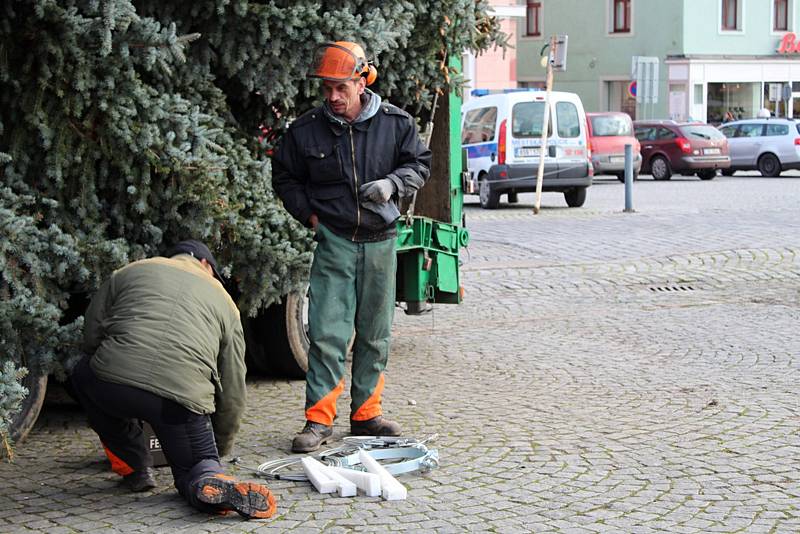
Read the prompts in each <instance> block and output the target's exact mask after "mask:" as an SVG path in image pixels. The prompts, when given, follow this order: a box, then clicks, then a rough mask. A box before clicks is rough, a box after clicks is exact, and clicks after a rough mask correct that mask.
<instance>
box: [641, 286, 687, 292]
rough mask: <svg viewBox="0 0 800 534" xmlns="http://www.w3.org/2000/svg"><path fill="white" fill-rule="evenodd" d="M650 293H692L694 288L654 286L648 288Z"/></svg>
mask: <svg viewBox="0 0 800 534" xmlns="http://www.w3.org/2000/svg"><path fill="white" fill-rule="evenodd" d="M649 289H650V291H653V292H656V293H660V292H673V291H694V287H692V286H689V285H673V286H655V287H651V288H649Z"/></svg>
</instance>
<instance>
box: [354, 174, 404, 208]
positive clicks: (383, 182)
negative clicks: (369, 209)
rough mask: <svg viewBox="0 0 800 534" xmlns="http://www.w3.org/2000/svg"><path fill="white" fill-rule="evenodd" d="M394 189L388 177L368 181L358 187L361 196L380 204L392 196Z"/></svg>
mask: <svg viewBox="0 0 800 534" xmlns="http://www.w3.org/2000/svg"><path fill="white" fill-rule="evenodd" d="M394 191H395V188H394V183H392V181H391V180H389V179H388V178H381V179H380V180H375V181H374V182H368V183H366V184H364V185H362V186H361V187H359V188H358V192H359V194H360V195H361V198H364V199H367V200H371V201H373V202H378V203H381V204H382V203H384V202H388V201H389V199H390V198H392V195H393V194H394Z"/></svg>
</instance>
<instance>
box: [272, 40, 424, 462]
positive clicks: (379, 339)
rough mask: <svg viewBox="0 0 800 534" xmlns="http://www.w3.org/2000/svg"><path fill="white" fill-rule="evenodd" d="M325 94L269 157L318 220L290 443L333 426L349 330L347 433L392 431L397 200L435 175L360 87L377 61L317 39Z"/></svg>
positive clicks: (403, 130) (402, 129)
mask: <svg viewBox="0 0 800 534" xmlns="http://www.w3.org/2000/svg"><path fill="white" fill-rule="evenodd" d="M309 75H310V76H311V77H314V78H321V79H322V91H323V95H324V97H325V100H324V102H323V104H322V106H320V107H317V108H315V109H312V110H310V111H308V112H307V113H305V114H304V115H302V116H300V117H299V118H298V119H296V120H295V121H294V122H293V123H292V124H291V125H290V127H289V130H288V131H287V133H286V135H285V136H284V137H283V139H282V140H281V142H280V144H279V146H278V148H277V151H276V153H275V155H274V157H273V176H272V182H273V186H274V188H275V192H276V193H277V194H278V196H279V197H280V198H281V200H282V201H283V205H284V207H285V208H286V210H287V211H289V213H290V214H291V215H292V216H294V217H295V218H296V219H297V220H298V221H300V222H301V223H302V224H304V225H306V226H307V227H309V228H312V229H313V230H314V240H315V241H316V242H317V247H316V250H315V251H314V260H313V264H312V267H311V278H310V286H309V310H308V322H309V325H308V329H309V331H308V334H309V339H310V342H311V344H310V348H309V353H308V373H307V374H306V403H305V419H306V424H305V426H304V427H303V430H302V431H301V432H300V433H299V434H298V435H297V436H296V437H295V438H294V440H293V442H292V450H293V451H294V452H310V451H314V450H316V449H318V448H319V447H320V445H322V444H324V443H326V442H327V441H328V440H329V439H331V437H332V435H333V420H334V418H335V417H336V400H337V399H338V397H339V395H340V394H341V393H342V392H343V391H344V387H345V386H344V378H345V377H344V375H345V371H346V370H345V357H346V355H347V352H348V347H349V344H350V339H351V337H352V335H353V331H355V338H354V340H353V364H352V382H351V385H350V398H351V401H350V433H351V434H353V435H368V436H399V435H400V434H401V429H400V425H399V424H398V423H396V422H394V421H391V420H389V419H387V418H385V417H383V409H382V406H381V395H382V392H383V386H384V380H385V379H384V369H385V367H386V363H387V360H388V357H389V344H390V338H391V326H392V318H393V315H394V301H395V272H396V269H397V260H396V255H395V240H396V235H397V230H396V224H395V223H396V221H397V219H398V217H399V216H400V211H399V209H398V204H399V202H400V200H401V199H403V198H405V197H410V196H412V195H413V194H414V192H415V191H416V190H417V189H419V188H420V187H422V185H423V184H424V183H425V181H426V180H427V179H428V176H429V175H430V159H431V153H430V151H429V150H428V149H427V147H426V146H425V145H424V144H423V143H422V142H421V141H420V139H419V135H418V132H417V127H416V124H415V122H414V119H413V118H412V117H411V116H410V115H409V114H408V113H406V112H405V111H403V110H402V109H400V108H398V107H396V106H393V105H392V104H389V103H388V102H384V101H382V100H381V97H380V96H378V95H377V94H376V93H374V92H372V91H371V90H369V89H368V88H367V86H368V85H371V84H372V83H373V82H374V81H375V79H376V78H377V70H376V69H375V67H374V66H373V65H372V64H370V62H369V61H368V60H367V57H366V54H365V53H364V49H363V48H362V47H361V46H360V45H358V44H356V43H353V42H349V41H337V42H335V43H326V44H324V45H321V46H320V47H318V48H317V50H316V52H315V54H314V59H313V63H312V65H311V72H310V74H309Z"/></svg>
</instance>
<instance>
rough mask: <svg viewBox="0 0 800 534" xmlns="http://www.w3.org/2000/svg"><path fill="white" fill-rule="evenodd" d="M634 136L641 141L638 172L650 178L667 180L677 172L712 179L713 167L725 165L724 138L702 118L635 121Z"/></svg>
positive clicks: (726, 151) (715, 173)
mask: <svg viewBox="0 0 800 534" xmlns="http://www.w3.org/2000/svg"><path fill="white" fill-rule="evenodd" d="M633 128H634V134H635V135H636V139H638V140H639V142H640V143H641V144H642V171H641V172H642V173H643V174H648V173H649V174H652V175H653V179H654V180H669V179H670V177H671V176H672V174H673V173H675V172H677V173H680V174H683V175H686V176H690V175H692V174H697V176H699V177H700V179H701V180H712V179H714V177H715V176H716V175H717V169H728V168H730V166H731V158H730V156H729V154H728V140H727V139H725V136H724V135H722V133H720V131H719V130H717V129H716V128H714V127H713V126H711V125H709V124H705V123H702V122H686V123H678V122H675V121H635V122H634V123H633Z"/></svg>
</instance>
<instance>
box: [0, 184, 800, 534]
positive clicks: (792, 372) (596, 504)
mask: <svg viewBox="0 0 800 534" xmlns="http://www.w3.org/2000/svg"><path fill="white" fill-rule="evenodd" d="M474 198H475V197H471V198H469V199H468V202H469V203H470V204H469V205H468V206H467V220H468V227H469V228H470V232H471V236H472V241H471V244H470V247H469V252H468V254H464V255H463V258H464V265H463V267H462V283H463V285H464V286H465V290H466V298H465V302H464V303H463V304H462V305H460V306H437V307H436V308H435V309H434V312H433V313H432V314H428V315H426V316H423V317H407V316H404V315H402V314H398V316H397V317H396V321H395V322H396V328H395V341H394V345H393V353H392V357H391V360H390V365H389V369H388V373H387V389H386V392H385V397H384V399H385V401H384V406H385V410H386V412H387V415H388V416H390V417H392V418H396V419H397V420H399V421H400V422H401V423H402V424H403V426H404V428H405V430H406V434H407V435H412V436H418V437H427V436H429V435H431V434H434V433H435V434H438V438H437V439H436V440H435V441H434V442H433V445H432V446H435V447H436V448H438V449H439V452H440V456H441V466H440V467H439V468H438V469H436V470H434V471H432V472H430V473H428V474H426V475H405V476H403V477H401V480H402V481H403V482H404V483H405V484H406V486H407V487H408V489H409V496H408V500H406V501H402V502H397V501H395V502H385V501H381V500H379V499H372V498H366V497H362V496H359V497H357V498H336V497H329V496H321V495H319V494H317V493H316V492H315V491H314V490H313V489H312V488H311V487H310V486H308V485H306V484H302V483H295V482H288V481H270V482H269V483H268V484H269V486H270V487H271V489H272V490H273V491H274V492H275V494H276V496H277V498H278V514H277V515H276V517H274V518H273V519H271V520H265V521H251V522H242V521H239V520H238V519H235V518H228V517H225V518H223V517H213V518H209V517H207V516H205V515H202V514H198V513H194V512H193V511H192V510H191V509H189V508H188V507H187V506H185V505H184V504H183V503H182V501H181V500H180V499H179V498H178V497H177V496H176V494H175V492H174V490H172V489H171V482H170V477H169V474H168V472H167V471H165V470H160V472H159V475H160V485H159V488H158V489H157V490H156V491H154V492H152V493H145V494H138V495H132V494H129V493H126V492H125V491H124V490H123V489H121V488H120V487H119V486H118V485H117V480H116V478H115V476H114V475H112V474H111V473H109V471H108V468H107V464H106V463H105V461H104V459H103V456H102V454H101V451H100V450H99V448H98V445H97V440H96V438H95V437H94V436H93V435H92V433H91V432H90V431H89V430H87V428H86V427H85V423H84V421H83V418H82V416H81V414H80V412H79V411H78V410H77V409H76V408H75V407H74V405H70V404H69V403H61V404H57V403H51V404H49V405H48V406H47V407H46V409H45V414H44V415H43V417H42V418H41V419H40V422H39V423H38V424H37V428H36V429H35V430H34V432H33V433H32V434H31V436H30V438H29V440H28V442H27V443H25V444H24V446H21V447H20V449H19V451H18V456H17V458H16V460H15V462H14V463H13V464H2V465H0V480H2V483H3V486H4V488H3V491H2V495H0V532H28V531H40V532H48V533H51V532H52V533H55V532H87V531H110V532H113V531H119V532H155V531H159V532H160V531H165V532H166V531H179V530H184V531H191V532H211V531H231V532H239V531H273V530H274V531H276V532H279V531H296V532H318V531H322V530H325V531H328V532H346V531H351V530H353V531H392V530H404V531H405V530H410V531H421V532H422V531H424V532H462V531H480V532H486V531H494V532H565V533H587V534H588V533H593V532H621V533H647V532H670V533H706V532H746V533H757V532H764V533H772V532H780V533H796V532H800V399H798V393H797V391H798V382H800V380H799V379H800V328H798V326H800V177H798V176H792V177H785V178H779V179H762V178H760V177H757V176H748V175H741V176H740V175H739V174H737V175H736V176H735V177H732V178H722V177H720V178H717V179H716V180H713V181H711V182H701V181H699V180H697V179H696V178H681V177H677V178H675V179H673V180H672V181H671V182H667V183H662V182H653V181H650V180H641V181H639V182H637V183H636V184H635V187H634V207H635V208H636V210H637V211H636V212H635V213H632V214H626V213H621V208H622V206H623V202H624V199H623V186H622V184H619V183H618V182H617V181H616V180H615V179H614V180H608V179H597V180H596V184H595V185H594V186H593V187H592V188H591V189H590V190H589V195H588V200H587V204H586V206H585V207H584V208H581V209H568V208H566V205H565V203H564V201H563V197H561V196H560V195H557V194H545V195H544V199H543V210H542V212H541V213H540V214H539V215H538V216H533V215H532V214H531V206H532V202H533V199H532V195H520V204H517V205H513V206H509V205H506V204H502V205H501V209H498V210H494V211H482V210H480V209H479V208H478V207H477V206H476V205H475V200H474ZM248 393H249V401H250V402H249V411H248V414H247V421H246V423H245V424H244V427H243V429H242V433H241V435H240V437H239V440H238V445H237V450H236V454H238V455H240V456H241V457H242V458H243V459H244V460H246V461H247V462H249V463H250V464H257V463H259V462H261V461H265V460H267V459H274V458H281V457H284V456H286V455H287V451H288V447H289V443H290V440H291V437H292V435H293V433H294V432H296V431H298V430H299V429H300V427H301V426H302V421H301V418H302V416H301V410H302V405H303V384H302V382H289V381H285V380H275V379H269V378H253V379H251V380H250V381H249V391H248ZM347 402H348V400H347V399H346V398H343V399H342V400H341V401H340V404H339V406H340V408H341V409H343V410H346V407H347ZM343 415H344V417H343V418H342V419H344V422H340V423H339V424H337V425H336V428H335V436H336V437H337V438H341V437H343V436H344V435H346V432H347V426H346V419H347V418H346V415H347V414H346V411H345V412H344V413H343ZM239 474H240V475H243V476H246V473H243V472H241V471H240V472H239Z"/></svg>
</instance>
